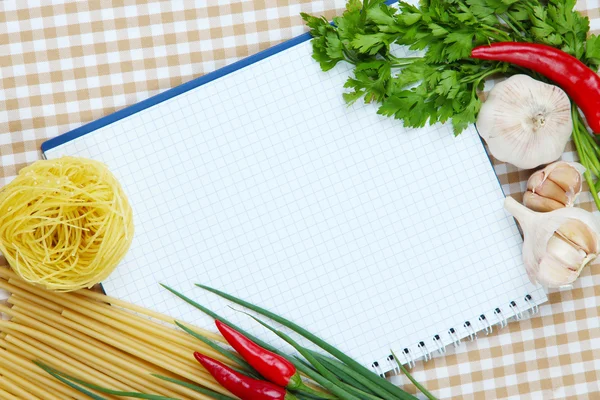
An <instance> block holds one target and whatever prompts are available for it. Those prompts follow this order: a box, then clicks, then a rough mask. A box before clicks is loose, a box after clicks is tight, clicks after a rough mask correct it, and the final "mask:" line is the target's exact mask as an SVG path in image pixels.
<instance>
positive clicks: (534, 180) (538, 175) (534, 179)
mask: <svg viewBox="0 0 600 400" xmlns="http://www.w3.org/2000/svg"><path fill="white" fill-rule="evenodd" d="M544 175H545V174H544V170H543V169H540V170H539V171H536V172H534V173H533V174H531V176H530V177H529V179H527V190H531V191H532V192H533V191H535V188H537V187H538V186H540V185H541V184H542V182H544Z"/></svg>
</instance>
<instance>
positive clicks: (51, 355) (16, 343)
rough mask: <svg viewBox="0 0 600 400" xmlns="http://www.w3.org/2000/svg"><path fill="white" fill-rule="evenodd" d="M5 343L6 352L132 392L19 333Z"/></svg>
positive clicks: (76, 361) (102, 384)
mask: <svg viewBox="0 0 600 400" xmlns="http://www.w3.org/2000/svg"><path fill="white" fill-rule="evenodd" d="M6 342H7V343H8V346H7V350H8V351H10V352H13V353H17V354H21V355H23V356H26V357H30V358H31V359H33V360H35V359H39V360H41V361H43V362H44V363H45V364H47V365H49V366H51V367H53V368H60V369H61V370H62V371H63V372H65V373H67V374H69V375H78V376H81V377H85V379H89V382H94V383H96V384H98V385H100V386H105V387H111V388H115V389H118V390H125V391H129V390H134V389H133V388H131V387H129V386H126V385H123V383H122V382H120V381H118V380H116V379H114V378H112V377H110V376H108V375H105V374H103V373H101V372H100V371H98V370H95V369H93V368H91V367H90V366H88V365H86V364H83V363H81V362H79V361H78V360H76V359H75V358H73V357H71V355H70V354H68V352H60V351H58V350H56V349H54V348H52V347H50V346H48V345H46V344H44V343H41V342H40V341H37V340H35V339H33V338H31V337H29V336H27V335H24V334H22V333H20V332H13V333H11V334H10V335H8V336H7V337H6Z"/></svg>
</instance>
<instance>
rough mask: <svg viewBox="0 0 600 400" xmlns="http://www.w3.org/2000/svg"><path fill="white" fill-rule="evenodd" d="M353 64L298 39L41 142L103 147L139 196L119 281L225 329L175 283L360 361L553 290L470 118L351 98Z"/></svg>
mask: <svg viewBox="0 0 600 400" xmlns="http://www.w3.org/2000/svg"><path fill="white" fill-rule="evenodd" d="M350 73H351V70H350V69H349V68H348V67H347V66H346V65H338V66H337V67H336V68H335V69H334V70H333V71H330V72H327V73H324V72H322V71H321V70H320V69H319V66H318V64H317V63H315V62H314V61H313V60H312V59H311V47H310V43H309V42H304V43H302V44H300V45H297V46H294V47H292V48H290V49H287V50H284V51H282V52H280V53H277V54H276V55H273V56H271V57H269V58H266V59H264V60H262V61H259V62H257V63H254V64H251V65H250V66H247V67H245V68H243V69H240V70H237V71H235V72H233V73H231V74H228V75H226V76H224V77H221V78H219V79H217V80H215V81H212V82H210V83H207V84H205V85H203V86H200V87H198V88H196V89H193V90H191V91H189V92H186V93H184V94H182V95H180V96H177V97H175V98H172V99H170V100H167V101H165V102H162V103H160V104H158V105H155V106H153V107H151V108H149V109H146V110H144V111H141V112H139V113H137V114H134V115H132V116H130V117H127V118H126V119H123V120H120V121H118V122H116V123H113V124H111V125H108V126H105V127H103V128H101V129H99V130H97V131H94V132H92V133H89V134H87V135H84V136H82V137H80V138H78V139H75V140H73V141H71V142H68V143H66V144H64V145H61V146H59V147H57V148H54V149H51V150H48V151H47V152H46V157H47V158H56V157H59V156H62V155H76V156H82V157H88V158H92V159H96V160H100V161H103V162H105V163H106V164H107V165H108V166H109V167H110V169H111V170H112V171H113V172H114V173H115V174H116V176H117V177H118V179H119V180H120V182H121V183H122V184H123V186H124V189H125V192H126V193H127V195H128V197H129V200H130V202H131V205H132V207H133V209H134V218H135V227H136V232H135V238H134V240H133V245H132V247H131V250H130V251H129V253H128V254H127V256H126V257H125V259H124V261H123V262H122V263H121V264H120V265H119V266H118V268H117V269H116V271H115V272H114V273H113V274H112V275H111V276H110V277H109V278H108V279H107V280H106V281H105V282H104V288H105V290H106V292H107V293H108V294H110V295H112V296H116V297H118V298H121V299H124V300H127V301H130V302H133V303H136V304H139V305H141V306H144V307H148V308H151V309H154V310H157V311H160V312H163V313H166V314H169V315H171V316H173V317H176V318H179V319H182V320H185V321H188V322H192V323H196V324H198V325H201V326H204V327H207V328H209V329H214V327H213V326H212V321H211V320H210V319H208V318H206V317H205V316H203V315H202V314H201V313H200V312H199V311H197V310H195V309H193V308H191V307H189V306H188V305H187V304H185V303H184V302H183V301H181V300H179V299H177V298H175V297H174V296H173V295H172V294H170V293H169V292H167V291H166V290H164V289H163V288H162V287H160V285H159V282H160V283H165V284H167V285H169V286H171V287H173V288H176V289H178V290H180V291H181V292H183V293H185V294H186V295H188V296H190V297H192V298H194V299H196V300H197V301H199V302H200V303H202V304H204V305H205V306H207V307H209V308H211V309H213V310H214V311H216V312H219V313H222V314H223V315H225V316H227V317H228V318H231V319H232V320H234V321H237V322H239V323H240V325H242V326H244V327H246V328H247V329H248V330H250V331H252V332H254V333H256V334H258V335H260V336H262V337H265V338H270V339H271V340H273V341H275V339H274V338H273V337H271V336H269V335H268V334H267V333H266V332H265V330H264V328H262V327H260V326H258V325H257V324H256V323H254V322H253V321H252V320H250V319H249V318H248V317H247V316H245V315H242V314H240V313H237V312H235V311H233V310H231V309H230V308H229V307H227V303H226V302H224V301H222V300H221V299H219V298H218V297H216V296H214V295H211V294H209V293H207V292H205V291H203V290H201V289H199V288H195V287H194V283H203V284H206V285H209V286H213V287H216V288H219V289H222V290H224V291H227V292H229V293H232V294H234V295H237V296H239V297H242V298H244V299H246V300H249V301H251V302H254V303H257V304H259V305H262V306H264V307H266V308H269V309H271V310H273V311H275V312H276V313H278V314H281V315H283V316H286V317H289V318H290V319H293V320H294V321H296V322H297V323H299V324H300V325H302V326H304V327H307V328H309V329H310V330H312V331H314V332H315V333H317V334H318V335H320V336H322V337H323V338H326V339H327V340H328V341H330V342H331V343H333V344H335V345H337V346H338V347H340V348H341V349H343V350H345V351H347V352H348V353H349V354H350V355H352V356H353V357H356V358H357V359H358V360H360V361H361V362H363V363H365V364H371V362H372V361H374V360H381V359H385V357H386V356H387V355H388V354H389V350H390V349H396V351H401V350H402V349H404V348H409V349H411V351H413V353H416V354H417V355H418V354H419V353H420V349H419V348H418V347H417V345H418V343H419V342H420V341H423V342H424V343H425V344H426V345H427V346H428V349H429V350H433V349H436V348H437V347H436V343H435V342H433V341H432V340H433V337H434V335H436V334H437V335H439V336H440V340H441V341H442V343H443V344H444V345H446V344H448V343H450V342H451V341H452V338H451V337H450V336H449V334H448V330H449V328H454V329H455V330H456V331H457V333H458V335H459V336H461V337H464V336H466V335H467V334H468V331H467V330H466V329H465V328H464V327H463V324H464V322H465V321H471V323H472V326H473V327H474V328H475V329H476V330H480V329H482V328H483V325H482V323H480V322H479V321H478V317H479V316H480V315H481V314H485V315H487V316H488V320H489V321H490V322H492V323H494V322H497V321H496V320H495V319H494V313H493V310H494V309H495V308H497V307H499V308H500V309H501V310H502V311H503V314H504V316H506V317H509V316H511V315H513V312H512V310H511V309H510V307H509V303H510V301H513V300H514V301H516V304H517V305H518V307H519V309H520V310H525V309H526V308H527V304H526V303H525V302H524V296H525V295H526V294H531V296H532V297H533V299H534V301H536V302H542V301H544V300H545V296H544V294H543V292H542V291H541V290H539V289H536V288H535V287H533V286H532V285H531V284H530V283H529V281H528V279H527V277H526V275H525V272H524V268H523V266H522V262H521V244H522V241H521V238H520V236H519V233H518V230H517V228H516V226H515V223H514V222H513V220H512V218H511V217H509V215H508V214H507V213H505V212H504V211H503V209H502V203H503V199H504V196H503V193H502V191H501V189H500V186H499V183H498V181H497V178H496V176H495V174H494V171H493V168H492V166H491V164H490V162H489V160H488V158H487V156H486V153H485V151H484V148H483V146H482V143H481V141H480V140H479V137H478V135H477V133H476V131H475V129H474V128H469V129H468V130H467V131H465V132H464V133H463V134H462V135H460V136H459V137H456V138H455V137H454V136H453V134H452V131H451V127H450V126H449V125H445V126H442V125H436V126H434V127H427V128H423V129H405V128H403V126H402V123H401V122H398V121H395V120H393V119H391V118H384V117H380V116H378V115H377V114H376V106H374V105H364V104H362V103H361V104H356V105H354V106H352V107H347V106H346V105H345V104H344V101H343V99H342V96H341V93H342V90H343V84H344V82H345V80H346V78H347V77H348V75H349V74H350Z"/></svg>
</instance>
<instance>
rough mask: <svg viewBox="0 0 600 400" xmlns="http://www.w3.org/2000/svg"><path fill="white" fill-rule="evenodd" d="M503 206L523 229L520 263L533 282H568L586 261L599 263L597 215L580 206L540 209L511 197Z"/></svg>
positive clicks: (564, 283) (599, 227)
mask: <svg viewBox="0 0 600 400" xmlns="http://www.w3.org/2000/svg"><path fill="white" fill-rule="evenodd" d="M504 208H505V209H506V210H507V211H508V212H510V213H511V214H512V215H513V216H514V217H515V218H516V219H517V221H518V222H519V224H520V225H521V228H522V230H523V236H524V241H523V263H524V264H525V268H526V270H527V274H528V275H529V278H530V279H531V281H532V282H533V283H540V284H542V285H544V286H546V287H561V286H566V285H569V284H571V283H572V282H573V281H575V279H577V277H578V276H579V274H580V273H581V271H582V270H583V268H584V267H585V266H586V265H588V264H594V263H598V261H599V258H598V255H599V253H600V219H598V218H597V217H596V216H594V215H593V214H592V213H590V212H588V211H586V210H583V209H580V208H560V209H558V210H554V211H550V212H546V213H541V212H536V211H533V210H531V209H529V208H527V207H525V206H523V205H522V204H520V203H519V202H518V201H516V200H515V199H513V198H512V197H507V198H506V199H505V201H504Z"/></svg>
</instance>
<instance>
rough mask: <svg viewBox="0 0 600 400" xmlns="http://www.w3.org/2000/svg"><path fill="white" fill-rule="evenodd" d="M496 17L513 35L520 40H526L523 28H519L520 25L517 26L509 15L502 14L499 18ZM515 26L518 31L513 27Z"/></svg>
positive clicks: (517, 23) (515, 21)
mask: <svg viewBox="0 0 600 400" xmlns="http://www.w3.org/2000/svg"><path fill="white" fill-rule="evenodd" d="M497 17H498V18H501V19H502V21H504V23H505V24H506V25H507V26H509V27H510V29H512V30H513V32H514V33H515V34H517V35H518V36H520V37H521V38H522V39H526V37H527V36H525V33H524V29H523V27H522V26H520V25H521V24H519V22H518V21H517V20H515V19H514V18H513V17H512V16H511V15H510V14H509V13H506V14H502V15H501V16H500V15H498V16H497ZM513 24H514V25H513ZM515 25H516V26H518V27H519V29H517V28H516V27H515Z"/></svg>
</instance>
